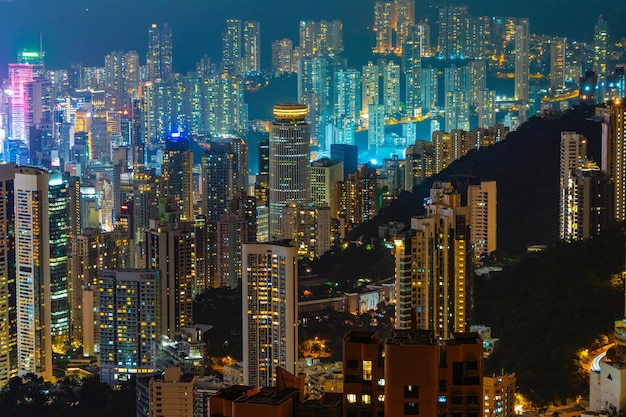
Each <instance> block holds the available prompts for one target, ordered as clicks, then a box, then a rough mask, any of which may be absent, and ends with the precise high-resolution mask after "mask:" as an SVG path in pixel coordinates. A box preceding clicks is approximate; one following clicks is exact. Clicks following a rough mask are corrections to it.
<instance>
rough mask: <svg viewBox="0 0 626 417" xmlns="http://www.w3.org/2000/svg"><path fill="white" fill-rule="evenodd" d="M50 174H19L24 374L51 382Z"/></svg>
mask: <svg viewBox="0 0 626 417" xmlns="http://www.w3.org/2000/svg"><path fill="white" fill-rule="evenodd" d="M48 182H49V175H48V172H47V171H44V170H40V169H36V168H29V167H22V168H18V169H17V170H16V173H15V183H14V184H15V213H16V216H15V251H16V271H17V272H16V273H17V276H16V279H17V328H18V329H19V332H18V338H17V349H18V373H19V375H21V376H23V375H25V374H27V373H29V372H32V373H35V374H37V375H39V376H42V377H43V378H44V379H45V380H51V379H52V377H53V374H52V335H51V310H50V307H51V298H50V286H51V277H50V245H49V244H48V242H50V221H49V220H50V216H49V212H48V207H49V205H48Z"/></svg>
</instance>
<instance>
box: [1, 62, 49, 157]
mask: <svg viewBox="0 0 626 417" xmlns="http://www.w3.org/2000/svg"><path fill="white" fill-rule="evenodd" d="M42 77H43V63H42V60H41V58H40V56H39V53H37V52H26V51H24V52H21V53H20V54H19V55H18V63H17V64H9V83H10V85H11V91H12V95H11V106H10V110H11V131H10V134H9V137H10V138H11V139H13V140H19V141H22V142H25V143H26V145H29V143H28V137H29V135H28V127H27V124H26V112H27V85H28V83H31V82H33V81H35V80H36V79H40V78H42Z"/></svg>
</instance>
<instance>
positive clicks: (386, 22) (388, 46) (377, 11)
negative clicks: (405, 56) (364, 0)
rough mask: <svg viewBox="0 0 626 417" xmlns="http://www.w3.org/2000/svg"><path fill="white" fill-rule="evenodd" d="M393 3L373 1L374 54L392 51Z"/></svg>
mask: <svg viewBox="0 0 626 417" xmlns="http://www.w3.org/2000/svg"><path fill="white" fill-rule="evenodd" d="M392 19H393V3H392V2H390V1H377V2H375V3H374V32H375V33H376V43H375V45H374V53H375V54H389V53H391V52H392V51H393V27H392Z"/></svg>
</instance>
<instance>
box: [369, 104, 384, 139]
mask: <svg viewBox="0 0 626 417" xmlns="http://www.w3.org/2000/svg"><path fill="white" fill-rule="evenodd" d="M382 146H385V106H383V105H380V104H372V105H371V106H370V108H369V128H368V130H367V149H368V150H372V149H373V150H375V149H377V148H380V147H382Z"/></svg>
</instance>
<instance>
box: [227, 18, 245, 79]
mask: <svg viewBox="0 0 626 417" xmlns="http://www.w3.org/2000/svg"><path fill="white" fill-rule="evenodd" d="M241 37H242V36H241V21H240V20H238V19H228V20H226V28H225V29H224V32H223V33H222V71H223V72H227V73H230V74H233V75H239V74H241V64H242V63H241V58H242V56H243V53H242V50H241V44H242V42H241Z"/></svg>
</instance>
